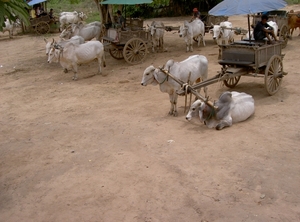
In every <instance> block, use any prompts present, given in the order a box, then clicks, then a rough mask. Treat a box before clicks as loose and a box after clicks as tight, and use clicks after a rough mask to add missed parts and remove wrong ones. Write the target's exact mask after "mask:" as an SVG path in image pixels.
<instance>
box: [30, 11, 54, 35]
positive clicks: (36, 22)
mask: <svg viewBox="0 0 300 222" xmlns="http://www.w3.org/2000/svg"><path fill="white" fill-rule="evenodd" d="M30 25H31V27H32V28H33V29H34V30H35V32H36V33H37V34H39V35H41V34H47V33H48V32H49V31H50V29H51V28H57V29H58V28H59V21H58V20H57V19H51V18H50V16H49V15H45V16H41V17H39V18H34V19H30Z"/></svg>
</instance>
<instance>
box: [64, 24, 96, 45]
mask: <svg viewBox="0 0 300 222" xmlns="http://www.w3.org/2000/svg"><path fill="white" fill-rule="evenodd" d="M101 33H102V23H101V22H97V21H96V22H91V23H89V24H83V23H82V22H80V23H79V24H72V25H70V26H68V27H67V28H66V29H64V30H63V31H62V33H61V34H60V36H59V37H60V38H62V39H69V38H71V37H72V36H75V35H78V36H81V37H82V38H84V40H85V41H89V40H91V39H93V38H96V39H97V40H100V37H101Z"/></svg>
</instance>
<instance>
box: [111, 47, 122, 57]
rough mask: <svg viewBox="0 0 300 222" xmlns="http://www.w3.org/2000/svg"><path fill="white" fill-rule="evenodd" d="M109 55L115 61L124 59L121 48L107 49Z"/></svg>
mask: <svg viewBox="0 0 300 222" xmlns="http://www.w3.org/2000/svg"><path fill="white" fill-rule="evenodd" d="M109 54H110V55H111V56H112V57H113V58H115V59H118V60H120V59H124V56H123V47H112V48H110V49H109Z"/></svg>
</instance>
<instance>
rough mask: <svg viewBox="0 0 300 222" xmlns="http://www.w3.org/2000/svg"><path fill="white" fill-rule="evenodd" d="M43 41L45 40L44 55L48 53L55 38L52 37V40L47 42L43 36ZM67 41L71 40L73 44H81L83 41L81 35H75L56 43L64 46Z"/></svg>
mask: <svg viewBox="0 0 300 222" xmlns="http://www.w3.org/2000/svg"><path fill="white" fill-rule="evenodd" d="M44 41H45V42H46V55H48V54H49V52H50V50H51V47H52V46H53V45H54V44H55V43H56V42H55V40H54V39H53V41H52V42H48V41H47V39H46V38H44ZM68 42H73V43H74V44H82V43H84V39H83V38H82V37H81V36H78V35H75V36H73V37H72V38H70V39H68V40H61V41H59V42H58V43H57V44H59V45H61V46H62V47H64V45H65V44H66V43H68Z"/></svg>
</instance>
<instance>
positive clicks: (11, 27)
mask: <svg viewBox="0 0 300 222" xmlns="http://www.w3.org/2000/svg"><path fill="white" fill-rule="evenodd" d="M4 24H5V26H4V27H3V30H2V32H3V33H4V32H8V36H9V38H12V37H13V32H14V28H15V27H17V26H18V25H19V22H18V20H17V21H16V22H13V21H9V19H6V20H5V21H4Z"/></svg>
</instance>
